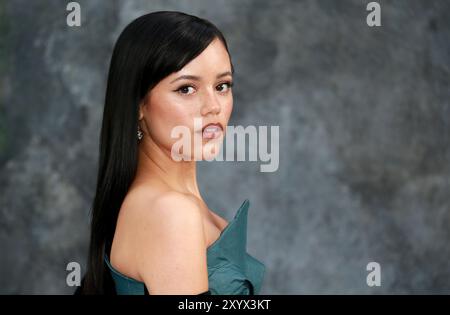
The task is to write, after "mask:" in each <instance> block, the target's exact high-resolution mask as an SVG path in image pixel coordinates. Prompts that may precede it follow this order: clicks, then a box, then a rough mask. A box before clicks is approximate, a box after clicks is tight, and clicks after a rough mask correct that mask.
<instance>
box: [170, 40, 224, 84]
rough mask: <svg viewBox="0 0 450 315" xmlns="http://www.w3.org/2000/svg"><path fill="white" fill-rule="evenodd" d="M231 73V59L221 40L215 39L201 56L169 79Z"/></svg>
mask: <svg viewBox="0 0 450 315" xmlns="http://www.w3.org/2000/svg"><path fill="white" fill-rule="evenodd" d="M225 71H231V63H230V57H229V55H228V52H227V50H226V49H225V46H224V45H223V43H222V42H221V41H220V40H219V39H214V40H213V41H212V42H211V43H210V44H209V45H208V47H206V48H205V50H203V51H202V52H201V53H200V55H198V56H197V57H195V58H194V59H192V60H191V61H190V62H189V63H187V64H186V65H185V66H184V67H183V68H182V69H181V70H180V71H178V72H175V73H172V74H171V75H170V76H169V77H168V78H169V79H171V78H175V77H177V76H179V75H185V74H190V75H198V76H207V75H208V74H211V75H214V76H215V75H216V74H217V73H223V72H225Z"/></svg>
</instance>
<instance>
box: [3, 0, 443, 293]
mask: <svg viewBox="0 0 450 315" xmlns="http://www.w3.org/2000/svg"><path fill="white" fill-rule="evenodd" d="M67 2H68V1H60V0H58V1H57V0H55V1H50V0H46V1H43V0H40V1H25V0H21V1H19V0H17V1H5V0H2V1H0V192H1V195H0V293H64V294H65V293H71V292H72V291H73V289H72V288H69V287H67V286H66V284H65V277H66V271H65V266H66V264H67V263H68V262H70V261H78V262H80V263H82V265H83V266H84V262H85V258H86V251H87V242H88V223H89V217H88V214H89V208H90V205H91V202H92V199H93V193H94V187H95V180H96V178H95V175H96V168H97V165H96V163H97V155H98V135H99V131H100V123H101V114H102V109H103V108H102V106H103V98H104V93H105V83H106V75H107V71H108V65H109V58H110V56H111V52H112V47H113V45H114V42H115V40H116V39H117V36H118V34H119V33H120V31H121V30H122V29H123V27H124V26H125V25H126V24H128V23H129V22H130V21H131V20H132V19H133V18H135V17H138V16H140V15H141V14H144V13H147V12H150V11H155V10H181V11H185V12H188V13H193V14H196V15H199V16H202V17H205V18H208V19H210V20H211V21H213V22H214V23H215V24H216V25H218V26H219V28H221V29H222V30H223V32H224V34H225V36H226V37H227V39H228V42H229V46H230V50H231V53H232V57H233V61H234V65H235V67H236V71H237V72H236V76H235V79H236V80H235V83H236V85H235V90H234V95H235V108H234V112H233V115H232V120H231V122H230V124H234V125H243V126H247V125H279V126H280V167H279V170H278V172H276V173H261V172H259V165H260V163H258V162H222V163H219V162H213V163H209V162H202V163H201V165H200V172H199V181H200V184H201V189H202V192H203V194H204V195H205V197H206V199H207V200H206V201H207V202H208V204H209V205H210V207H211V208H212V209H214V210H215V211H217V212H218V213H219V214H220V215H222V216H224V217H225V218H226V219H231V218H232V217H233V215H234V213H235V211H236V209H237V208H238V207H239V205H240V204H241V203H242V201H243V200H244V199H246V198H248V199H249V200H250V202H251V208H250V211H249V230H248V250H249V252H250V253H251V254H253V255H254V256H255V257H257V258H259V259H260V260H262V261H263V262H264V263H265V264H266V266H267V273H266V278H265V282H264V286H263V290H262V292H261V293H263V294H305V293H306V294H309V293H343V294H347V293H363V294H376V293H450V263H449V261H450V247H449V246H448V242H449V240H450V211H449V208H450V192H449V190H450V180H449V175H450V138H449V132H450V104H449V99H450V89H449V86H450V85H449V81H450V79H449V78H450V76H449V74H450V18H449V17H450V2H449V1H426V0H422V1H406V0H404V1H399V0H396V1H379V2H380V4H381V7H382V27H379V28H370V27H368V26H367V25H366V15H367V11H366V10H365V6H366V4H367V3H368V2H369V1H357V0H353V1H349V0H347V1H331V0H330V1H267V0H266V1H249V0H234V1H230V0H220V1H217V0H216V1H148V0H147V1H143V0H142V1H91V0H90V1H79V3H80V4H81V9H82V26H81V27H79V28H70V27H68V26H67V25H66V24H65V23H66V14H67V12H66V11H65V5H66V3H67ZM217 178H219V180H216V179H217ZM370 261H376V262H379V263H380V264H381V269H382V270H381V271H382V285H381V287H378V288H369V287H368V286H367V285H366V275H367V271H366V269H365V268H366V264H367V263H368V262H370Z"/></svg>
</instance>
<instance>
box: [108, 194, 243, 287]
mask: <svg viewBox="0 0 450 315" xmlns="http://www.w3.org/2000/svg"><path fill="white" fill-rule="evenodd" d="M248 203H249V200H248V199H245V200H244V202H243V203H242V205H241V206H240V207H239V209H238V210H237V211H236V213H235V215H234V217H233V218H232V219H231V220H230V221H229V222H228V224H227V225H226V226H225V227H224V228H223V229H222V231H221V232H220V235H219V237H218V238H217V239H216V240H215V241H214V242H213V243H212V244H211V245H209V246H208V247H207V248H206V253H207V255H210V252H211V251H212V250H213V248H215V247H216V246H217V245H218V244H219V243H220V242H221V241H222V240H223V239H224V237H225V235H226V234H227V232H228V231H229V230H230V228H231V227H232V226H233V225H234V224H235V222H236V221H237V219H238V218H239V216H240V214H241V213H242V211H243V209H244V208H245V206H246V205H247V204H248ZM104 261H105V262H106V264H107V265H108V267H109V269H111V270H112V272H113V273H115V274H116V275H118V276H120V277H122V278H125V279H127V280H129V281H132V282H137V283H140V284H144V282H142V281H139V280H136V279H134V278H130V277H128V276H126V275H124V274H123V273H121V272H120V271H119V270H117V269H116V268H114V267H113V266H112V264H111V262H110V261H109V255H107V254H106V253H105V255H104Z"/></svg>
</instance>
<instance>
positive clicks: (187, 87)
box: [177, 85, 195, 95]
mask: <svg viewBox="0 0 450 315" xmlns="http://www.w3.org/2000/svg"><path fill="white" fill-rule="evenodd" d="M177 91H178V92H179V93H181V94H186V95H189V94H192V93H194V92H195V89H194V87H192V86H190V85H184V86H182V87H180V88H179V89H178V90H177Z"/></svg>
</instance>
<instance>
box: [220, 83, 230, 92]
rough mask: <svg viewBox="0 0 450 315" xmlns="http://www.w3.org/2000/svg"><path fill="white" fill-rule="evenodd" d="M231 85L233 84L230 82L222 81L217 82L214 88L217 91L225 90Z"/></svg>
mask: <svg viewBox="0 0 450 315" xmlns="http://www.w3.org/2000/svg"><path fill="white" fill-rule="evenodd" d="M232 86H233V83H232V82H224V83H221V84H219V85H218V86H217V87H216V90H217V91H219V92H227V91H228V90H229V89H230V88H231V87H232Z"/></svg>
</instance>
